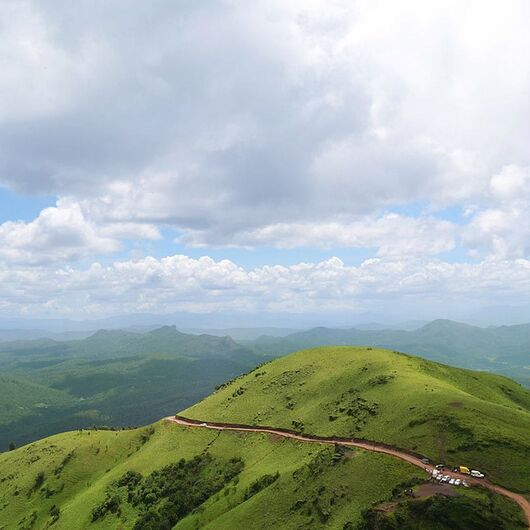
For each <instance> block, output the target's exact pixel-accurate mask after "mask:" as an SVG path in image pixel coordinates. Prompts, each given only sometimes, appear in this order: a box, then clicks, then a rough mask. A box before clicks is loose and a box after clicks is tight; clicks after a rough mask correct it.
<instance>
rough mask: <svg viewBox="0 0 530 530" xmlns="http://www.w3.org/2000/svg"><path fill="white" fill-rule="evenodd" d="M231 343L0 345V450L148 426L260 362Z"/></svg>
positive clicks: (123, 338) (139, 337)
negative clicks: (96, 429) (87, 431)
mask: <svg viewBox="0 0 530 530" xmlns="http://www.w3.org/2000/svg"><path fill="white" fill-rule="evenodd" d="M262 361H263V356H258V355H256V354H253V353H251V352H250V351H249V350H248V349H246V348H244V347H242V346H240V345H238V344H236V343H235V342H234V341H233V340H232V339H230V338H229V337H212V336H208V335H186V334H184V333H180V332H178V331H177V330H176V329H175V328H174V327H165V328H161V329H158V330H155V331H151V332H148V333H143V334H139V333H130V332H124V331H100V332H98V333H96V334H95V335H93V336H91V337H89V338H87V339H83V340H74V341H64V342H56V341H53V340H49V339H46V340H38V341H26V342H16V343H11V344H8V343H0V371H1V372H2V375H1V376H0V450H5V449H7V447H8V444H9V443H10V442H15V443H16V444H17V445H20V444H22V443H27V442H29V441H32V440H35V439H37V438H41V437H43V436H47V435H50V434H55V433H57V432H61V431H65V430H70V429H77V428H87V427H91V426H93V425H100V426H101V425H113V426H130V425H144V424H147V423H150V422H152V421H155V420H157V419H158V418H160V417H162V416H164V415H168V414H171V413H172V412H174V411H175V410H176V409H181V408H185V407H187V406H189V405H191V404H193V403H195V402H196V401H197V400H199V399H201V398H203V397H204V396H205V395H207V394H208V393H209V392H211V391H212V390H213V389H214V388H215V386H216V385H219V384H221V383H222V382H224V381H226V380H227V379H230V378H232V377H234V376H235V375H238V374H241V373H243V372H245V371H247V370H249V369H251V368H253V367H254V366H256V365H257V364H259V363H260V362H262Z"/></svg>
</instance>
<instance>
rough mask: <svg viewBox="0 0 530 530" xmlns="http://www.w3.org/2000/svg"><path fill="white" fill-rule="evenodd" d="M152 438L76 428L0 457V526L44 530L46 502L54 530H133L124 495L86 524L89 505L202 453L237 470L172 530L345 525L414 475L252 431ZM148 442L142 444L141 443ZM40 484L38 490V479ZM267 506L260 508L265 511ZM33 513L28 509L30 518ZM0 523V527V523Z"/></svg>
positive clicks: (371, 458) (158, 430)
mask: <svg viewBox="0 0 530 530" xmlns="http://www.w3.org/2000/svg"><path fill="white" fill-rule="evenodd" d="M153 431H154V432H153V434H150V431H149V430H148V429H147V428H146V429H141V430H131V431H120V432H112V431H83V432H73V433H67V434H61V435H57V436H54V437H52V438H48V439H46V440H43V441H40V442H36V443H34V444H32V445H30V446H27V447H25V448H21V449H18V450H16V451H13V452H11V453H4V454H2V455H0V481H1V482H2V488H1V489H0V521H1V523H0V528H5V529H7V528H17V526H18V525H20V524H21V522H22V524H21V526H20V527H24V521H25V524H27V525H28V527H29V522H30V521H31V520H34V526H33V528H43V527H44V526H45V525H46V524H47V523H49V522H51V520H52V516H51V515H50V510H51V508H52V506H54V505H56V506H58V507H59V510H60V516H59V519H58V520H57V522H56V524H55V525H54V526H53V527H54V528H58V529H60V528H64V529H68V530H71V529H72V528H87V527H88V528H92V527H93V528H109V529H110V528H112V529H114V528H117V527H118V528H119V527H120V526H119V522H121V524H123V525H124V526H123V528H130V527H131V526H133V525H134V522H135V520H136V519H137V517H138V512H137V510H136V509H135V507H134V506H132V505H130V504H128V503H127V502H126V498H123V499H122V501H121V508H120V511H121V514H120V515H119V516H118V515H114V514H109V515H107V516H105V517H103V518H101V519H100V520H98V521H96V522H95V523H92V522H91V512H92V510H93V508H94V507H96V506H98V505H99V504H101V502H102V501H103V500H104V499H105V496H106V491H107V488H108V486H109V484H111V483H112V482H114V481H116V480H118V479H119V478H120V477H122V476H123V475H124V473H126V472H127V471H129V470H134V471H136V472H140V473H142V474H143V475H144V476H145V475H148V474H149V473H151V472H153V471H155V470H157V469H160V468H161V467H163V466H165V465H167V464H169V463H171V462H177V461H178V460H179V459H181V458H186V459H190V458H192V457H193V456H195V455H200V454H201V453H203V451H205V450H208V452H209V454H210V455H211V456H212V457H213V458H214V460H216V461H219V462H226V461H227V460H228V459H230V458H241V459H242V460H243V462H244V467H243V470H242V472H241V473H240V474H239V475H238V477H237V480H236V481H232V482H230V483H229V484H227V485H226V486H225V487H224V488H223V489H222V491H220V493H219V494H217V495H214V496H211V497H210V498H209V499H207V501H206V502H205V503H204V505H203V507H202V509H201V510H200V511H198V512H196V513H194V514H192V515H190V516H189V517H187V518H185V519H184V520H182V521H181V523H180V524H179V525H178V526H177V528H186V529H187V528H190V529H191V528H193V529H195V528H211V529H214V528H215V529H218V528H227V529H233V528H242V527H244V526H248V525H249V523H252V528H277V527H278V526H277V525H281V527H282V528H300V527H301V525H302V524H309V523H310V524H311V526H310V527H311V528H321V527H324V526H326V527H330V526H329V525H331V527H336V528H342V526H343V525H344V523H346V522H347V521H352V522H358V521H360V519H361V512H362V511H363V510H364V509H366V508H367V507H370V506H371V505H372V504H373V503H379V502H381V501H384V500H385V499H387V498H389V497H390V495H391V492H392V489H393V488H395V487H397V486H398V485H399V484H400V483H401V482H403V481H407V480H410V479H412V478H414V477H416V476H418V471H416V470H415V469H413V468H411V467H410V466H407V465H406V464H403V463H401V462H399V461H395V460H393V459H391V458H389V457H385V456H382V455H375V454H371V453H366V452H362V451H359V452H358V453H357V452H351V453H350V454H349V456H348V457H343V458H342V460H341V461H340V462H339V463H334V462H333V449H332V448H321V447H319V446H313V445H311V444H301V443H298V442H293V441H289V440H276V439H272V438H270V437H268V436H265V435H259V434H245V435H239V434H233V433H221V434H219V433H216V432H211V431H205V430H200V429H195V430H191V429H186V428H182V427H179V426H176V425H174V424H171V425H170V424H167V423H162V422H161V423H158V424H156V425H155V426H154V429H153ZM146 438H147V441H144V440H145V439H146ZM41 472H42V473H43V480H42V484H39V487H38V488H37V489H36V490H35V483H36V479H37V477H38V476H39V473H41ZM276 472H279V478H278V480H277V481H275V482H274V483H273V484H271V485H270V486H268V487H267V488H266V489H264V490H262V491H260V492H259V493H257V494H256V495H254V496H252V497H251V498H249V499H246V500H245V494H246V492H247V491H248V488H249V487H250V486H251V484H252V483H254V482H255V481H256V479H259V478H260V477H262V476H264V475H274V474H275V473H276ZM297 501H298V502H299V505H300V506H298V507H293V506H294V505H295V504H296V502H297ZM265 506H267V509H264V507H265ZM33 514H34V515H33ZM2 525H3V526H2Z"/></svg>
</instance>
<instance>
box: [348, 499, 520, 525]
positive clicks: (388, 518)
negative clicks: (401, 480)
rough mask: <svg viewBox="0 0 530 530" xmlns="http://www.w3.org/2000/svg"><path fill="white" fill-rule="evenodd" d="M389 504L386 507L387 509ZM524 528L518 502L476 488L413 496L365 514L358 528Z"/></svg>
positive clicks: (370, 510) (372, 509)
mask: <svg viewBox="0 0 530 530" xmlns="http://www.w3.org/2000/svg"><path fill="white" fill-rule="evenodd" d="M385 508H386V509H385ZM375 528H377V529H379V530H469V529H473V530H491V529H493V528H495V530H522V529H525V528H527V526H526V522H525V521H524V519H523V518H522V517H521V513H520V511H519V510H518V508H517V506H516V505H514V504H513V503H512V502H510V501H508V500H507V499H505V498H503V497H499V496H498V495H493V494H491V493H489V492H486V491H484V492H481V491H478V492H477V491H474V492H473V493H472V494H468V493H467V492H466V493H465V495H459V496H456V497H443V496H441V495H435V496H433V497H428V498H427V499H414V500H412V499H410V500H406V501H404V502H399V503H397V504H395V505H394V506H393V505H392V504H390V505H388V504H387V505H386V506H383V507H381V508H371V509H369V510H367V511H366V512H365V513H364V514H363V521H362V523H360V525H359V526H358V527H357V530H373V529H375Z"/></svg>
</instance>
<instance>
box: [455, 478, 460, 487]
mask: <svg viewBox="0 0 530 530" xmlns="http://www.w3.org/2000/svg"><path fill="white" fill-rule="evenodd" d="M460 484H462V481H461V480H460V479H459V478H457V479H456V480H455V486H460Z"/></svg>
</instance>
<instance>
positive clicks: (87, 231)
mask: <svg viewBox="0 0 530 530" xmlns="http://www.w3.org/2000/svg"><path fill="white" fill-rule="evenodd" d="M158 237H159V233H158V230H157V229H156V228H155V227H152V226H149V225H139V226H137V225H134V224H131V223H128V224H124V223H122V224H109V225H107V226H105V227H101V228H100V227H98V226H96V225H95V224H94V223H92V222H90V221H89V220H87V218H86V217H85V215H84V214H83V211H82V210H81V207H80V205H79V204H77V203H75V202H71V201H67V200H60V201H58V203H57V206H56V207H50V208H45V209H44V210H42V211H41V213H40V214H39V216H38V217H37V218H36V219H34V220H33V221H31V222H28V223H26V222H23V221H7V222H5V223H3V224H0V262H1V261H4V262H5V263H8V264H10V266H20V265H21V264H26V265H42V264H46V263H48V264H51V263H54V262H58V261H75V260H78V259H81V258H83V257H86V256H93V255H98V254H107V253H112V252H116V251H118V250H120V249H121V248H122V245H121V243H120V239H118V238H133V239H141V238H144V239H156V238H158Z"/></svg>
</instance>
